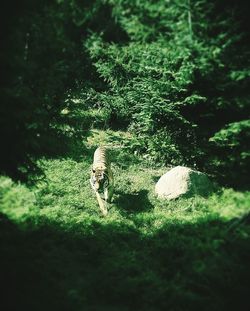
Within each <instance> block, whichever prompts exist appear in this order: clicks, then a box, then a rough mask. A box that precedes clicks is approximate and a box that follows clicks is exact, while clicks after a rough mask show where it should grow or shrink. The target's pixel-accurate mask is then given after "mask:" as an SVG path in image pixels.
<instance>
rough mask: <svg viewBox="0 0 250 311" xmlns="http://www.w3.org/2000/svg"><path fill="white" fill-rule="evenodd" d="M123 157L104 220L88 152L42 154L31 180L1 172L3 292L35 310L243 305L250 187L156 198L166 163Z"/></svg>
mask: <svg viewBox="0 0 250 311" xmlns="http://www.w3.org/2000/svg"><path fill="white" fill-rule="evenodd" d="M99 134H100V135H103V136H102V139H105V134H103V133H100V132H98V135H99ZM111 134H112V133H111ZM109 135H110V134H109ZM112 135H113V134H112ZM106 138H107V137H106ZM92 139H93V140H92V142H91V144H90V145H89V146H88V148H90V150H92V149H91V148H93V145H95V144H96V143H97V140H98V139H97V138H96V137H95V136H94V138H93V136H92ZM104 141H105V140H104ZM106 141H107V140H106ZM123 153H124V151H123V149H122V148H121V149H119V148H118V149H117V150H116V153H115V154H114V156H115V157H114V163H113V171H114V176H115V193H114V200H113V203H112V204H110V206H109V213H108V216H107V217H102V216H101V213H100V210H99V207H98V203H97V201H96V197H95V195H94V193H93V192H92V190H91V187H90V185H89V174H90V163H91V161H90V159H89V158H88V155H84V154H83V155H82V160H79V161H74V160H72V159H68V158H61V159H40V160H39V161H38V162H37V165H38V167H39V168H40V173H39V175H37V176H36V175H32V176H30V179H29V182H28V184H27V185H25V184H20V183H16V182H13V181H12V180H11V179H10V178H9V177H4V176H2V177H1V179H0V211H1V213H2V215H1V222H0V225H1V228H2V232H3V235H2V237H1V243H2V245H3V246H2V250H3V257H2V259H1V265H2V266H6V268H5V269H4V271H3V273H2V275H3V278H4V280H5V281H4V282H5V284H7V285H6V291H8V288H9V287H8V286H10V284H11V286H13V284H14V288H15V289H16V291H18V293H19V294H17V295H16V296H15V297H19V295H20V297H19V300H18V301H21V305H23V306H27V305H28V304H31V305H32V306H33V309H34V310H44V309H46V310H55V309H63V308H65V306H66V309H67V310H74V311H75V310H79V311H80V310H83V309H86V310H135V309H137V310H229V309H230V308H231V307H232V306H233V307H234V308H236V307H237V308H238V309H239V310H243V309H242V306H243V305H244V304H245V303H246V302H247V301H248V296H247V293H246V288H247V287H248V286H249V277H250V269H249V262H250V261H249V253H250V243H249V242H250V241H249V240H250V225H249V212H250V193H249V192H237V191H234V190H233V189H219V188H218V189H217V192H214V193H213V194H211V195H210V196H209V197H208V198H203V197H199V196H195V197H193V198H189V199H179V200H174V201H164V200H160V199H158V198H157V197H156V196H155V193H154V185H155V183H156V181H157V180H158V178H159V177H160V176H161V175H162V174H163V173H164V172H165V171H166V170H167V168H164V167H161V168H153V167H148V166H144V163H143V160H142V159H137V160H136V161H134V162H133V161H132V159H133V157H134V156H133V155H132V156H131V155H126V154H125V155H124V154H123ZM125 156H126V157H127V159H129V160H130V161H128V162H127V163H126V165H120V161H122V164H124V157H125ZM16 258H17V261H16V260H15V259H16ZM22 258H23V259H22ZM12 270H13V271H14V272H13V273H14V275H15V277H14V280H15V282H12V281H11V280H12V279H11V275H12V274H11V275H10V272H9V271H12ZM27 275H29V276H30V277H32V279H33V280H34V281H33V282H32V283H30V282H29V281H28V279H26V276H27ZM9 282H11V283H9ZM30 293H31V294H30ZM97 296H98V299H96V297H97ZM42 297H43V298H42ZM228 297H229V298H228ZM41 300H42V303H39V301H41ZM10 301H12V304H14V306H15V307H16V305H15V302H14V301H15V300H10ZM52 306H53V307H52Z"/></svg>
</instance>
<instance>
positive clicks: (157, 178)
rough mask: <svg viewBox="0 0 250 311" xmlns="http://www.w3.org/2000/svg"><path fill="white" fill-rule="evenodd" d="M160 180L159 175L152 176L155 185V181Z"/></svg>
mask: <svg viewBox="0 0 250 311" xmlns="http://www.w3.org/2000/svg"><path fill="white" fill-rule="evenodd" d="M160 178H161V175H154V176H152V180H153V182H155V183H157V181H158V180H159V179H160Z"/></svg>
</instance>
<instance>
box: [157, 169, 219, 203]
mask: <svg viewBox="0 0 250 311" xmlns="http://www.w3.org/2000/svg"><path fill="white" fill-rule="evenodd" d="M212 190H213V184H212V183H211V181H210V180H209V178H208V177H207V175H206V174H204V173H201V172H198V171H195V170H192V169H191V168H188V167H185V166H176V167H174V168H172V169H171V170H170V171H168V172H167V173H166V174H164V175H162V176H161V178H160V179H159V180H158V182H157V183H156V185H155V192H156V194H157V195H158V197H159V198H164V199H168V200H171V199H176V198H179V197H191V196H193V195H200V196H207V195H208V194H209V193H210V192H211V191H212Z"/></svg>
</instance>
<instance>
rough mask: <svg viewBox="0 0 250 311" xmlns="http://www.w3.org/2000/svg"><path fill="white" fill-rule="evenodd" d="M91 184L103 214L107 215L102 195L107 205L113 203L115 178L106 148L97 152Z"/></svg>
mask: <svg viewBox="0 0 250 311" xmlns="http://www.w3.org/2000/svg"><path fill="white" fill-rule="evenodd" d="M90 184H91V187H92V188H93V190H94V191H95V193H96V196H97V200H98V203H99V206H100V209H101V211H102V213H103V214H104V215H106V214H107V208H106V207H105V206H104V204H103V201H102V199H101V195H102V196H103V197H104V200H105V201H106V202H107V203H110V202H111V200H112V197H113V190H114V178H113V173H112V170H111V161H110V157H109V152H108V150H107V149H106V148H105V147H104V146H100V147H98V148H97V149H96V150H95V153H94V160H93V165H92V170H91V175H90Z"/></svg>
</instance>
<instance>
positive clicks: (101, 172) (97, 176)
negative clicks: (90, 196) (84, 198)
mask: <svg viewBox="0 0 250 311" xmlns="http://www.w3.org/2000/svg"><path fill="white" fill-rule="evenodd" d="M92 184H93V186H94V188H95V190H96V191H98V192H99V191H103V190H104V188H105V187H107V186H108V176H107V174H106V170H105V167H102V166H101V167H92Z"/></svg>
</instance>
